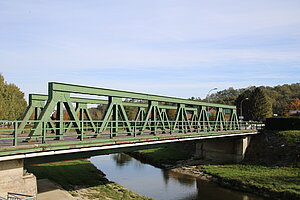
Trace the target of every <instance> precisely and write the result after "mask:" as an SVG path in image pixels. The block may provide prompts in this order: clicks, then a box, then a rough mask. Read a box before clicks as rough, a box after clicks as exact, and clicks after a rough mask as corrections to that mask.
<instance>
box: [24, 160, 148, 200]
mask: <svg viewBox="0 0 300 200" xmlns="http://www.w3.org/2000/svg"><path fill="white" fill-rule="evenodd" d="M26 169H27V170H28V172H31V173H34V174H35V175H36V176H37V178H39V179H40V178H47V179H50V180H52V181H54V182H56V183H58V184H59V185H61V186H62V187H63V188H64V189H66V190H68V191H69V192H70V193H71V194H72V195H73V196H77V195H78V194H77V193H76V191H75V190H74V189H75V188H78V187H79V188H85V190H86V191H87V192H86V193H85V194H84V196H85V197H87V198H89V199H116V200H118V199H120V200H121V199H122V200H123V199H124V200H131V199H141V200H149V199H150V198H147V197H143V196H141V195H138V194H136V193H134V192H132V191H130V190H128V189H126V188H124V187H123V186H121V185H119V184H117V183H114V182H111V181H109V180H107V179H106V178H105V176H104V174H103V173H101V171H99V170H98V169H97V168H96V167H95V166H94V165H92V164H91V163H90V162H89V161H88V160H72V161H64V162H56V163H47V164H40V165H31V166H26Z"/></svg>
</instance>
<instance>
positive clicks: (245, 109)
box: [235, 89, 253, 121]
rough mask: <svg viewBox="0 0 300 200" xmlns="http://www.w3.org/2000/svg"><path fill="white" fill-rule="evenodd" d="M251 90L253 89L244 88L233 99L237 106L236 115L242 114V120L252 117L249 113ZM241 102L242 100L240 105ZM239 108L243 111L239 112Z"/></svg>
mask: <svg viewBox="0 0 300 200" xmlns="http://www.w3.org/2000/svg"><path fill="white" fill-rule="evenodd" d="M252 92H253V89H248V90H245V91H244V92H243V93H242V94H240V95H239V96H238V98H237V99H236V100H235V105H236V106H237V112H238V113H237V114H238V115H243V116H244V120H246V121H248V120H250V119H251V118H252V117H251V114H250V110H251V96H252ZM246 98H248V100H246ZM242 101H243V102H242ZM241 102H242V105H241ZM241 106H242V108H241ZM241 109H242V112H243V113H241Z"/></svg>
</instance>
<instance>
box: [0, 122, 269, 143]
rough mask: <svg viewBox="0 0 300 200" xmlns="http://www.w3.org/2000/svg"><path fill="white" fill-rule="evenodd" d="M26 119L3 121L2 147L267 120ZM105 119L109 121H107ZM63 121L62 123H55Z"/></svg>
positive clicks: (252, 125)
mask: <svg viewBox="0 0 300 200" xmlns="http://www.w3.org/2000/svg"><path fill="white" fill-rule="evenodd" d="M22 122H23V121H0V147H1V146H17V145H22V144H26V142H28V141H34V142H36V143H49V142H51V141H58V140H80V141H82V140H85V139H93V138H98V139H101V138H105V139H112V138H123V137H126V138H128V137H139V136H145V135H147V136H156V135H162V134H171V135H172V134H176V135H177V134H182V135H184V134H186V133H189V134H195V135H201V134H202V133H203V134H204V133H205V134H206V135H207V133H210V132H219V131H222V132H228V133H230V132H231V133H233V131H238V130H240V131H242V130H261V129H263V127H264V124H262V123H260V122H254V121H240V122H239V123H238V126H233V123H235V122H231V121H223V122H217V121H210V122H207V121H194V122H193V121H191V122H190V121H170V120H169V121H151V120H150V121H137V120H132V121H120V120H118V121H115V120H111V121H109V122H106V121H104V120H98V121H96V120H94V121H93V123H91V121H86V120H82V121H80V127H78V126H77V125H78V124H76V123H75V121H73V120H64V121H61V120H52V121H39V120H30V121H28V122H27V124H26V126H25V127H24V128H22V129H20V128H19V126H20V124H21V123H22ZM36 123H42V128H41V129H40V130H39V132H37V134H34V135H30V134H29V133H31V132H34V131H35V128H36V126H34V125H35V124H36ZM104 123H106V124H105V125H104ZM56 124H59V126H58V127H56V126H55V125H56Z"/></svg>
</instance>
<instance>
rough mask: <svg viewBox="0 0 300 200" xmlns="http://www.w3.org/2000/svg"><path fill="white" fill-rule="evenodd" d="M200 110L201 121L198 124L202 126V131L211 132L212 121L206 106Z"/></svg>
mask: <svg viewBox="0 0 300 200" xmlns="http://www.w3.org/2000/svg"><path fill="white" fill-rule="evenodd" d="M198 109H199V119H198V122H199V124H200V131H210V130H211V126H210V121H209V117H208V114H207V111H206V106H201V107H198Z"/></svg>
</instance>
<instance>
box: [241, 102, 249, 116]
mask: <svg viewBox="0 0 300 200" xmlns="http://www.w3.org/2000/svg"><path fill="white" fill-rule="evenodd" d="M248 99H249V98H248V97H246V98H245V99H243V100H242V101H241V115H240V117H241V118H243V101H245V100H248Z"/></svg>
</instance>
